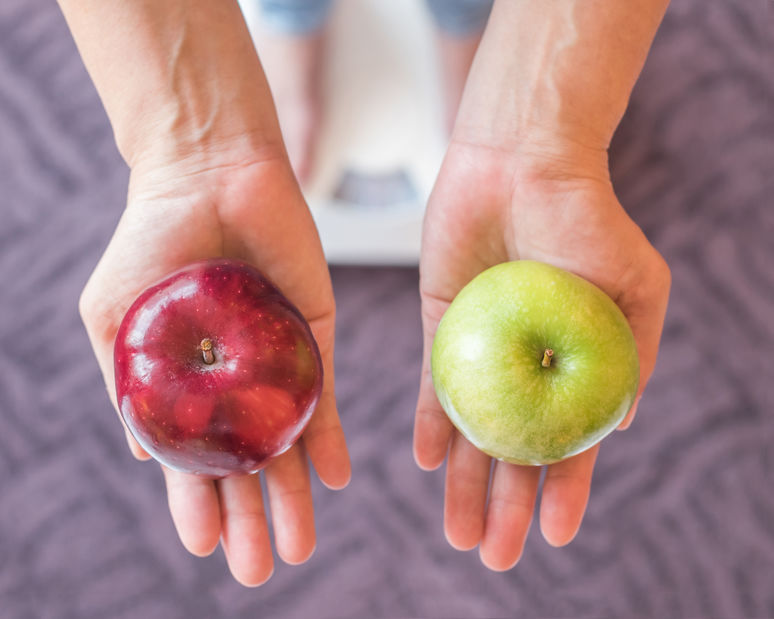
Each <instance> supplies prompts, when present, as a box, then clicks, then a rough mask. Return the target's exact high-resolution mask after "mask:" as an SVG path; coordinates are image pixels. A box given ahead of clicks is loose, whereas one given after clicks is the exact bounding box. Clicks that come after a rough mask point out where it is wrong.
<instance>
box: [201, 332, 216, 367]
mask: <svg viewBox="0 0 774 619" xmlns="http://www.w3.org/2000/svg"><path fill="white" fill-rule="evenodd" d="M199 348H201V349H202V358H203V359H204V362H205V363H206V364H207V365H211V364H213V363H215V354H214V353H213V352H212V340H211V339H210V338H208V337H205V338H204V339H203V340H202V341H201V344H199Z"/></svg>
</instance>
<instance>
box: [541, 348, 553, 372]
mask: <svg viewBox="0 0 774 619" xmlns="http://www.w3.org/2000/svg"><path fill="white" fill-rule="evenodd" d="M553 356H554V351H553V349H552V348H546V349H545V350H544V351H543V360H542V361H541V362H540V365H542V366H543V367H544V368H550V367H551V357H553Z"/></svg>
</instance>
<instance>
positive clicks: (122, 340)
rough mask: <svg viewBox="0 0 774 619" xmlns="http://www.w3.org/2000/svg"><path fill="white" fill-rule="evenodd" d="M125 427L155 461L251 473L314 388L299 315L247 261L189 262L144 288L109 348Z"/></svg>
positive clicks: (304, 409) (314, 365)
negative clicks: (112, 354) (111, 349)
mask: <svg viewBox="0 0 774 619" xmlns="http://www.w3.org/2000/svg"><path fill="white" fill-rule="evenodd" d="M114 364H115V379H116V395H117V398H118V405H119V409H120V412H121V416H122V417H123V419H124V421H125V423H126V425H127V427H128V428H129V430H130V431H131V433H132V434H133V435H134V437H135V438H136V439H137V441H138V442H139V443H140V445H142V447H143V448H144V449H145V450H146V451H147V452H148V453H149V454H150V455H151V456H153V457H154V458H155V459H156V460H158V461H159V462H161V463H162V464H164V465H166V466H168V467H170V468H173V469H176V470H179V471H185V472H189V473H196V474H200V475H205V476H210V477H224V476H228V475H232V474H240V473H253V472H255V471H257V470H260V469H261V468H263V467H264V466H266V464H268V462H269V461H270V460H271V459H272V458H274V457H276V456H278V455H279V454H281V453H283V452H284V451H286V450H287V449H288V448H290V446H291V445H293V443H294V442H295V441H296V440H298V438H299V437H300V436H301V433H302V432H303V431H304V428H305V427H306V425H307V423H308V422H309V419H310V418H311V416H312V413H313V411H314V408H315V406H316V405H317V401H318V399H319V397H320V392H321V390H322V363H321V360H320V352H319V350H318V348H317V344H316V342H315V340H314V337H313V336H312V332H311V330H310V329H309V325H308V324H307V322H306V320H304V317H303V316H302V315H301V313H300V312H299V311H298V310H297V309H296V308H295V307H294V306H293V305H292V304H291V303H290V301H288V300H287V299H286V298H285V297H284V296H283V295H282V293H281V292H280V291H279V290H278V289H277V288H276V287H275V286H274V285H273V284H272V283H271V282H270V281H269V280H268V279H267V278H266V277H264V276H263V275H262V274H261V273H260V272H258V271H257V270H256V269H255V268H253V267H252V266H250V265H249V264H247V263H245V262H242V261H239V260H231V259H225V258H222V259H213V260H205V261H201V262H196V263H193V264H190V265H188V266H186V267H184V268H182V269H180V270H179V271H176V272H175V273H173V274H171V275H169V276H168V277H166V278H165V279H163V280H162V281H160V282H158V283H157V284H155V285H153V286H151V287H150V288H148V289H147V290H145V291H144V292H143V293H142V294H141V295H140V296H139V297H138V298H137V300H136V301H135V302H134V303H133V304H132V306H131V307H130V308H129V310H128V311H127V313H126V315H125V316H124V319H123V321H122V322H121V326H120V327H119V329H118V334H117V336H116V342H115V348H114Z"/></svg>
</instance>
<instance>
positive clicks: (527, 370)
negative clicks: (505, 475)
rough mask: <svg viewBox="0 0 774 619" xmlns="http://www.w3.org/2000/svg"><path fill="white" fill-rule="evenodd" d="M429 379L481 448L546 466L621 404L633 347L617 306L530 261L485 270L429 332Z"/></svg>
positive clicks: (609, 420) (595, 437) (582, 445)
mask: <svg viewBox="0 0 774 619" xmlns="http://www.w3.org/2000/svg"><path fill="white" fill-rule="evenodd" d="M431 367H432V374H433V384H434V386H435V391H436V393H437V394H438V399H439V401H440V403H441V406H443V408H444V410H445V411H446V414H447V415H448V416H449V419H451V421H452V423H453V424H454V425H455V426H456V427H457V429H458V430H459V431H460V432H461V433H462V434H463V435H464V436H465V437H466V438H467V439H468V440H469V441H470V442H471V443H473V445H475V446H476V447H478V448H479V449H480V450H481V451H483V452H485V453H487V454H489V455H490V456H493V457H495V458H499V459H501V460H505V461H507V462H513V463H515V464H534V465H540V464H549V463H551V462H557V461H559V460H563V459H564V458H568V457H570V456H572V455H575V454H577V453H580V452H582V451H584V450H585V449H588V448H589V447H591V446H592V445H594V444H595V443H597V442H598V441H600V440H602V438H603V437H605V436H606V435H607V434H608V433H610V432H611V431H612V430H613V429H614V428H615V427H616V426H617V425H618V424H619V423H620V422H621V421H622V420H623V418H624V417H625V416H626V413H627V412H628V411H629V409H630V408H631V406H632V404H633V402H634V398H635V395H636V394H637V385H638V382H639V375H640V370H639V360H638V357H637V346H636V344H635V341H634V336H633V335H632V331H631V328H630V327H629V323H628V322H627V320H626V317H625V316H624V315H623V313H622V312H621V310H620V309H619V308H618V306H617V305H616V304H615V303H614V302H613V300H612V299H611V298H610V297H608V296H607V295H606V294H605V293H604V292H602V291H601V290H600V289H599V288H597V287H596V286H594V285H593V284H591V283H590V282H588V281H586V280H585V279H583V278H581V277H578V276H577V275H574V274H572V273H569V272H568V271H565V270H563V269H559V268H557V267H554V266H551V265H548V264H543V263H541V262H534V261H530V260H517V261H515V262H506V263H504V264H500V265H497V266H494V267H492V268H490V269H487V270H486V271H484V272H483V273H481V274H480V275H478V276H477V277H476V278H475V279H473V280H472V281H471V282H470V283H469V284H468V285H467V286H465V288H463V289H462V290H461V291H460V293H459V294H458V295H457V297H456V298H455V299H454V301H453V302H452V303H451V305H450V306H449V308H448V309H447V310H446V313H445V314H444V316H443V318H442V320H441V322H440V324H439V326H438V331H437V332H436V334H435V340H434V342H433V351H432V357H431Z"/></svg>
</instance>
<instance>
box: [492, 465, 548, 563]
mask: <svg viewBox="0 0 774 619" xmlns="http://www.w3.org/2000/svg"><path fill="white" fill-rule="evenodd" d="M539 481H540V467H538V466H516V465H514V464H508V463H507V462H497V463H495V467H494V475H493V477H492V488H491V492H490V496H489V504H488V505H487V508H486V521H485V523H484V537H483V539H482V540H481V547H480V549H479V555H480V557H481V561H482V562H483V563H484V565H486V566H487V567H488V568H489V569H490V570H495V571H498V572H500V571H504V570H508V569H510V568H512V567H513V566H514V565H516V563H518V561H519V559H520V558H521V553H522V551H523V549H524V541H525V540H526V538H527V532H528V531H529V527H530V524H531V523H532V514H533V512H534V510H535V497H536V496H537V488H538V483H539Z"/></svg>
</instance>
